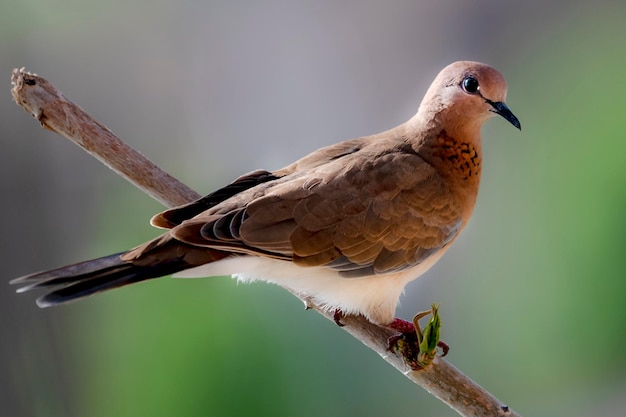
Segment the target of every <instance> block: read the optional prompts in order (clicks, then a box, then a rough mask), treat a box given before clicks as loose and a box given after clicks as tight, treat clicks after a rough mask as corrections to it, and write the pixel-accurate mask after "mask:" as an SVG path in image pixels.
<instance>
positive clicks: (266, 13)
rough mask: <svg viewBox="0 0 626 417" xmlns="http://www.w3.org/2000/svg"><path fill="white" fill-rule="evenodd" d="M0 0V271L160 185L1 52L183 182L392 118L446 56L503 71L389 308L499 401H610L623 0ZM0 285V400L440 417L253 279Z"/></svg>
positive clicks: (120, 238) (625, 40) (122, 240)
mask: <svg viewBox="0 0 626 417" xmlns="http://www.w3.org/2000/svg"><path fill="white" fill-rule="evenodd" d="M1 1H2V3H0V7H1V11H0V34H1V36H0V75H1V76H2V77H4V80H5V84H4V86H5V90H4V93H3V94H0V140H1V144H2V151H1V152H0V173H1V176H0V192H1V195H2V204H1V205H0V215H1V218H2V237H1V238H0V248H1V252H0V257H1V259H0V261H1V265H2V272H3V277H4V279H5V281H8V280H9V279H11V278H13V277H16V276H19V275H23V274H26V273H29V272H33V271H36V270H41V269H48V268H52V267H56V266H60V265H63V264H66V263H71V262H76V261H80V260H83V259H86V258H88V257H95V256H101V255H106V254H109V253H113V252H117V251H119V250H122V249H125V248H128V247H131V246H134V245H136V244H138V243H140V242H142V241H143V240H145V239H148V238H151V237H153V236H156V235H157V233H158V231H155V230H154V229H152V228H151V227H150V226H149V225H148V219H149V218H150V217H151V216H152V214H154V213H156V212H158V211H160V210H161V209H162V207H160V206H159V205H158V203H156V202H154V201H152V200H150V198H149V197H147V196H145V195H143V194H142V193H141V192H140V191H137V190H136V189H135V188H134V187H132V186H130V185H128V184H127V183H125V182H124V181H123V180H121V179H119V178H118V177H117V176H116V175H115V174H113V173H112V172H111V171H109V170H108V169H106V168H104V167H103V166H101V165H100V164H99V163H98V162H97V161H95V160H94V159H92V158H91V157H89V156H87V155H86V154H84V152H82V151H81V150H79V149H77V148H76V147H75V146H73V145H71V144H69V143H68V142H67V141H65V140H64V139H62V138H59V137H56V136H54V135H53V134H50V133H48V132H45V131H43V130H41V129H40V128H39V127H38V126H37V123H36V122H35V121H34V120H32V119H31V118H30V116H28V115H27V114H26V113H25V112H24V111H23V110H21V109H20V108H18V107H17V106H15V105H14V103H12V101H11V97H10V94H9V88H10V86H9V78H10V73H11V69H12V68H14V67H20V66H26V68H27V69H29V70H32V71H35V72H38V73H40V74H41V75H43V76H44V77H46V78H48V79H49V80H51V81H52V82H53V83H55V85H57V86H58V87H59V88H60V89H61V90H62V91H63V92H64V93H65V94H66V95H67V96H69V97H70V98H72V99H73V100H74V101H76V102H77V103H79V104H80V105H81V106H82V107H84V108H85V109H87V110H88V111H89V112H91V113H92V114H93V115H95V116H96V117H97V118H99V119H100V120H101V121H102V122H104V123H105V124H106V125H107V126H109V127H110V128H111V129H112V130H113V131H115V132H116V133H118V134H119V135H120V136H121V137H123V138H125V139H126V140H127V141H128V142H129V143H130V144H131V145H132V146H134V147H136V148H138V149H139V150H141V151H142V152H143V153H144V154H146V155H147V156H148V157H150V158H151V159H153V160H154V161H155V162H156V163H157V164H159V165H160V166H162V167H163V168H165V169H167V170H168V171H170V172H171V173H172V174H173V175H175V176H176V177H178V178H179V179H181V180H183V181H184V182H186V183H187V184H189V185H191V186H192V187H194V188H195V189H196V190H198V191H199V192H201V193H208V192H210V191H212V190H213V189H215V188H217V187H219V186H220V185H222V184H224V183H226V182H227V181H230V180H232V179H233V178H235V177H236V176H238V175H240V174H242V173H244V172H247V171H250V170H252V169H255V168H266V169H277V168H280V167H282V166H284V165H286V164H287V163H289V162H291V161H292V160H294V159H295V158H297V157H300V156H302V155H304V154H306V153H308V152H310V151H312V150H314V149H316V148H318V147H320V146H323V145H327V144H330V143H334V142H337V141H340V140H344V139H348V138H352V137H358V136H361V135H366V134H371V133H376V132H379V131H382V130H384V129H387V128H390V127H393V126H394V125H396V124H398V123H401V122H402V121H404V120H405V119H407V118H409V117H410V116H411V115H412V114H413V113H414V112H415V110H416V109H417V106H418V104H419V101H420V100H421V97H422V95H423V94H424V92H425V90H426V88H427V87H428V85H429V84H430V82H431V80H432V79H433V78H434V76H435V75H436V73H437V72H438V71H439V69H441V68H442V67H444V66H445V65H447V64H448V63H450V62H452V61H456V60H459V59H472V60H478V61H483V62H487V63H490V64H491V65H493V66H495V67H496V68H498V69H499V70H500V71H501V72H502V73H503V74H504V75H505V76H506V78H507V80H508V82H509V96H508V100H507V102H508V104H509V106H510V107H511V108H512V110H513V111H514V112H515V114H516V115H517V116H518V117H519V118H520V120H521V122H522V125H523V131H522V132H521V133H520V132H518V131H516V130H515V129H514V128H512V127H511V126H510V125H508V124H507V123H506V122H505V121H503V120H498V119H494V120H492V121H490V122H489V123H488V124H487V126H486V127H485V128H484V131H483V133H484V170H483V183H482V186H481V193H480V196H479V201H478V206H477V208H476V211H475V214H474V217H473V219H472V221H471V223H470V225H469V226H468V228H467V229H466V230H465V232H464V233H463V234H462V235H461V237H460V238H459V240H458V241H457V242H456V244H455V245H454V246H453V248H452V249H451V250H450V251H449V252H448V254H447V255H446V256H444V258H443V259H442V261H441V262H440V263H439V264H438V265H437V266H435V267H434V268H433V269H432V270H431V271H430V272H429V273H428V274H427V275H426V276H424V277H422V278H421V279H420V280H418V281H416V282H414V283H413V284H411V285H410V286H409V287H408V288H407V291H406V294H405V296H404V297H403V299H402V306H401V308H400V309H399V311H398V315H399V316H401V317H404V318H409V317H411V316H412V315H413V314H414V313H415V312H416V311H418V310H423V309H425V308H427V307H428V306H429V305H430V303H431V302H433V301H436V302H438V303H440V304H441V312H442V318H443V323H444V328H443V338H444V340H446V342H448V343H449V344H450V345H451V347H452V350H451V352H450V355H449V360H450V361H451V362H452V363H454V364H455V365H456V366H458V367H459V368H460V369H461V370H463V371H464V372H465V373H467V374H468V375H469V376H471V377H472V378H474V379H475V380H476V381H477V382H479V383H480V384H481V385H483V386H484V387H485V388H487V389H488V390H489V391H491V392H492V393H493V394H494V395H496V396H497V397H499V398H500V399H501V400H503V401H505V402H506V403H508V404H509V405H510V406H511V407H513V408H514V409H516V410H517V411H518V412H520V413H521V414H522V415H525V416H532V415H540V416H562V415H563V416H565V415H567V416H622V415H623V413H624V411H623V410H624V409H626V395H624V394H625V393H626V377H624V374H625V372H626V353H625V352H626V350H625V349H624V344H625V343H626V302H625V301H624V300H625V298H626V279H625V278H626V254H625V253H624V252H625V248H626V237H625V236H626V219H625V217H626V163H625V157H626V138H625V136H626V135H625V134H624V132H626V116H624V113H625V112H624V109H625V108H626V104H624V97H625V96H626V81H625V79H626V71H625V68H626V26H625V25H624V22H625V21H626V3H624V2H623V1H621V0H620V1H614V2H610V1H599V2H594V3H593V4H588V3H589V2H584V1H564V0H561V1H555V2H543V1H538V0H532V1H525V2H503V1H465V2H455V1H451V0H445V1H438V2H427V1H377V2H374V1H356V0H352V1H344V2H333V1H302V2H287V1H282V2H281V1H266V2H263V3H261V2H240V1H231V2H226V1H224V2H215V1H199V0H180V1H176V2H174V1H165V0H160V1H147V0H138V1H134V2H127V1H120V0H113V1H109V2H96V1H89V0H81V1H78V0H66V1H43V0H22V1H20V2H8V1H7V0H1ZM33 298H34V297H32V296H31V295H30V294H28V295H20V296H18V295H15V294H14V293H13V288H11V287H9V286H8V285H0V338H1V344H0V384H1V386H0V388H1V389H0V415H3V416H5V415H6V416H55V417H56V416H69V417H73V416H90V417H100V416H102V417H104V416H117V417H123V416H132V417H136V416H172V415H180V416H208V415H215V416H244V415H259V416H318V415H325V416H380V415H420V416H444V417H445V416H454V415H456V414H455V413H454V412H453V411H451V410H449V409H448V408H447V407H446V406H445V405H443V404H441V403H440V402H438V401H437V400H436V399H434V398H432V397H430V396H429V395H428V394H427V393H425V392H424V391H422V390H421V389H420V388H417V387H416V386H414V385H413V384H411V383H410V382H409V381H408V380H406V379H405V378H404V377H403V376H402V375H401V374H399V373H398V372H397V371H395V370H394V369H392V368H391V367H390V366H388V365H387V364H386V363H385V362H384V361H382V360H380V359H379V358H378V357H377V356H376V355H375V354H374V353H372V352H371V351H369V350H368V349H366V348H364V347H363V346H361V345H360V343H359V342H358V341H356V340H354V339H352V338H351V337H349V336H348V335H347V334H345V333H344V332H343V331H342V330H340V329H338V328H337V327H336V326H334V325H333V324H332V323H329V322H327V321H326V320H324V319H322V318H321V317H320V316H319V315H317V314H315V313H313V312H307V311H305V310H304V309H303V306H302V305H301V303H300V302H299V301H298V300H297V299H295V298H294V297H292V296H291V295H289V294H288V293H286V292H285V291H283V290H281V289H280V288H278V287H273V286H269V285H262V284H255V285H249V286H245V285H236V283H235V282H234V281H233V280H230V279H228V278H215V279H204V280H171V279H162V280H156V281H152V282H150V283H145V284H142V285H138V286H134V287H128V288H126V289H124V290H120V291H113V292H111V293H107V294H106V295H102V296H100V297H96V298H92V299H89V300H86V301H83V302H79V303H75V304H72V305H68V306H64V307H60V308H55V309H47V310H39V309H37V308H36V307H35V305H34V303H33Z"/></svg>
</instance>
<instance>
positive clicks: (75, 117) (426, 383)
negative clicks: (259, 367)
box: [11, 68, 518, 417]
mask: <svg viewBox="0 0 626 417" xmlns="http://www.w3.org/2000/svg"><path fill="white" fill-rule="evenodd" d="M11 82H12V84H13V88H12V89H11V94H12V95H13V98H14V99H15V101H16V102H17V104H19V105H20V106H22V107H23V108H24V109H25V110H26V111H27V112H29V113H31V114H32V115H33V116H34V117H35V118H36V119H37V120H38V121H39V122H40V123H41V124H42V126H43V127H45V128H47V129H50V130H52V131H54V132H56V133H58V134H60V135H62V136H64V137H66V138H68V139H70V140H71V141H72V142H74V143H75V144H77V145H79V146H80V147H82V148H83V149H85V150H86V151H87V152H89V153H90V154H92V155H93V156H95V157H96V158H98V159H99V160H100V161H101V162H103V163H104V164H105V165H107V166H109V167H110V168H112V169H113V170H115V172H117V173H118V174H119V175H121V176H122V177H123V178H125V179H126V180H128V181H129V182H131V183H132V184H134V185H135V186H137V187H138V188H139V189H141V190H142V191H143V192H145V193H147V194H148V195H150V196H152V197H153V198H155V199H156V200H158V201H160V202H161V203H163V204H164V205H165V206H167V207H173V206H178V205H181V204H184V203H188V202H190V201H193V200H195V199H197V198H199V197H200V195H199V194H198V193H196V192H195V191H193V190H191V189H190V188H189V187H187V186H186V185H184V184H182V183H181V182H180V181H178V180H176V179H175V178H173V177H172V176H170V175H169V174H167V173H166V172H164V171H163V170H162V169H160V168H159V167H158V166H156V165H155V164H153V163H152V162H151V161H149V160H148V159H146V158H145V157H144V156H143V155H141V154H140V153H139V152H137V151H135V150H134V149H132V148H130V147H129V146H128V145H127V144H125V143H124V142H122V141H121V140H120V139H119V138H117V137H116V136H115V135H114V134H113V133H112V132H111V131H110V130H109V129H107V128H106V127H105V126H104V125H102V124H101V123H99V122H98V121H96V120H95V119H93V118H92V117H91V116H90V115H89V114H87V113H86V112H85V111H84V110H83V109H81V108H80V107H79V106H78V105H76V104H74V103H73V102H71V101H70V100H68V99H67V98H66V97H65V96H64V95H63V93H61V92H60V91H59V90H57V89H56V88H55V87H54V86H53V85H52V84H51V83H49V82H48V81H46V80H45V79H43V78H41V77H39V76H37V75H36V74H30V73H28V72H26V71H25V70H24V68H22V69H19V70H18V69H14V70H13V74H12V77H11ZM294 295H295V296H296V297H298V298H300V299H301V300H302V301H303V302H304V303H305V304H306V305H307V306H308V307H309V308H312V309H314V310H316V311H317V312H318V313H320V314H322V315H323V316H325V317H326V318H327V319H329V320H331V321H332V320H333V315H332V313H329V312H327V311H324V310H323V309H322V308H320V307H319V306H316V305H314V304H313V303H312V302H311V300H310V299H308V298H306V297H303V296H301V295H299V294H294ZM342 322H344V323H345V326H344V327H343V329H344V330H346V331H347V332H348V333H350V334H351V335H352V336H354V337H355V338H356V339H358V340H360V341H361V342H362V343H363V344H365V345H366V346H368V347H369V348H370V349H372V350H373V351H375V352H376V353H378V354H379V355H380V356H381V357H382V358H383V359H384V360H386V361H387V362H389V363H390V364H391V365H392V366H394V367H395V368H396V369H398V371H400V372H402V373H403V374H404V375H405V376H407V377H408V378H409V379H410V380H411V381H413V382H414V383H416V384H418V385H420V386H421V387H423V388H424V389H425V390H426V391H428V392H429V393H431V394H432V395H434V396H435V397H437V398H439V399H440V400H441V401H443V402H444V403H446V404H448V405H449V406H450V407H451V408H453V409H454V410H455V411H457V412H458V413H459V414H460V415H462V416H467V417H469V416H472V417H493V416H511V417H515V416H518V414H517V413H515V412H514V411H513V410H511V409H510V408H509V407H507V406H506V405H504V404H503V403H502V402H500V401H499V400H498V399H497V398H495V397H494V396H493V395H491V394H490V393H489V392H487V391H485V390H484V389H483V388H482V387H481V386H479V385H478V384H476V383H475V382H474V381H472V380H471V379H470V378H468V377H466V376H465V375H463V374H462V373H461V372H460V371H459V370H458V369H456V368H455V367H454V366H452V365H451V364H450V363H448V362H447V361H445V360H444V359H443V358H440V357H437V358H435V360H434V362H433V363H432V364H431V365H429V366H427V367H426V368H423V369H419V370H413V369H411V368H410V367H409V366H408V365H407V364H406V362H405V361H404V359H403V358H402V356H401V355H399V354H397V353H393V352H390V351H389V350H388V349H387V339H388V338H389V337H391V336H393V335H394V331H393V330H392V329H389V328H385V327H380V326H377V325H375V324H372V323H370V322H369V321H368V320H366V319H365V318H363V317H360V316H359V317H352V316H349V317H345V318H343V319H342Z"/></svg>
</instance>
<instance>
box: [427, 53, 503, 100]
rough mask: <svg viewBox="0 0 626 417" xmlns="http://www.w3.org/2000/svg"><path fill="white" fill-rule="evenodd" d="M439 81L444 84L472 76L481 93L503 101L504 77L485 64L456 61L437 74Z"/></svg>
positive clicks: (458, 81) (457, 81)
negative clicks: (476, 81)
mask: <svg viewBox="0 0 626 417" xmlns="http://www.w3.org/2000/svg"><path fill="white" fill-rule="evenodd" d="M439 76H440V77H438V78H440V81H441V82H442V83H444V84H446V85H451V84H457V83H460V82H461V81H462V80H463V79H464V78H466V77H468V76H472V77H474V78H476V80H478V83H479V85H480V91H481V93H482V94H483V95H484V96H485V97H486V98H489V99H491V100H494V101H504V98H505V97H506V90H507V85H506V81H505V79H504V77H503V76H502V74H500V73H499V72H498V71H497V70H496V69H494V68H492V67H490V66H489V65H487V64H482V63H480V62H472V61H458V62H455V63H453V64H450V65H448V66H447V67H446V68H444V69H443V70H442V71H441V73H440V74H439Z"/></svg>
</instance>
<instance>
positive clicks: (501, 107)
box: [487, 100, 522, 130]
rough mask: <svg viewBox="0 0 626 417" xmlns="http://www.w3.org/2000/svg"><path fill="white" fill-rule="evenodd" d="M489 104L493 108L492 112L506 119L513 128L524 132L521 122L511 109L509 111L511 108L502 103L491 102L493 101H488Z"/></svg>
mask: <svg viewBox="0 0 626 417" xmlns="http://www.w3.org/2000/svg"><path fill="white" fill-rule="evenodd" d="M487 103H489V104H490V105H491V107H493V110H491V111H492V112H494V113H496V114H499V115H500V116H502V117H504V119H505V120H507V121H508V122H509V123H511V124H512V125H513V126H515V127H516V128H518V129H519V130H522V125H521V124H520V122H519V120H518V119H517V117H515V115H514V114H513V112H512V111H511V109H509V107H508V106H507V105H506V104H504V103H503V102H501V101H491V100H487Z"/></svg>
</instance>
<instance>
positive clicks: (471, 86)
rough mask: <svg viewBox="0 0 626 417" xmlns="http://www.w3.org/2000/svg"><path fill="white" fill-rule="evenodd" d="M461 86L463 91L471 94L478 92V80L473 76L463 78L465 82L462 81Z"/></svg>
mask: <svg viewBox="0 0 626 417" xmlns="http://www.w3.org/2000/svg"><path fill="white" fill-rule="evenodd" d="M461 86H462V87H463V90H465V91H466V92H468V93H470V94H475V93H477V92H478V87H479V85H478V80H477V79H476V78H474V77H472V76H471V75H468V76H467V77H465V78H463V81H461Z"/></svg>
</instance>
